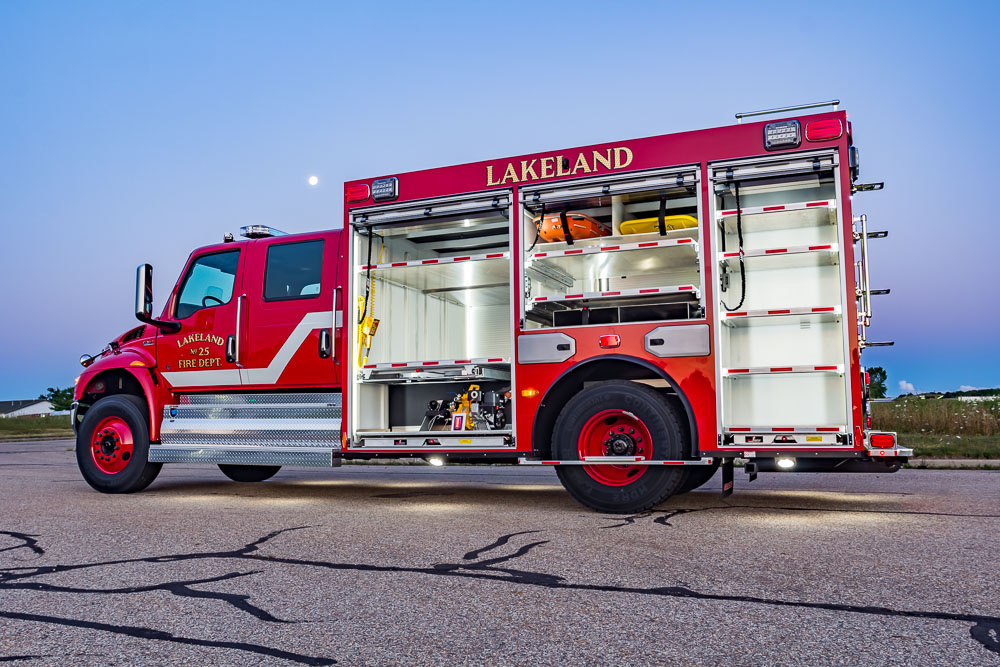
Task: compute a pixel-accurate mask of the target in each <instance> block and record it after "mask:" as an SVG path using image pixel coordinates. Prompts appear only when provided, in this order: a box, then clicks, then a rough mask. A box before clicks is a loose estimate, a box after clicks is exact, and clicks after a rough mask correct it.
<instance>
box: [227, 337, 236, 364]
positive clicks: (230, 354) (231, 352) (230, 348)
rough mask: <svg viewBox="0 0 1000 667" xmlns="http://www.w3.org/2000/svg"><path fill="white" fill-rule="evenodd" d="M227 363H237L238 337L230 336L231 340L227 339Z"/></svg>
mask: <svg viewBox="0 0 1000 667" xmlns="http://www.w3.org/2000/svg"><path fill="white" fill-rule="evenodd" d="M226 361H228V362H229V363H231V364H233V363H236V336H235V335H234V334H229V338H227V339H226Z"/></svg>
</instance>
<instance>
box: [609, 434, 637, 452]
mask: <svg viewBox="0 0 1000 667" xmlns="http://www.w3.org/2000/svg"><path fill="white" fill-rule="evenodd" d="M604 446H605V448H606V449H605V451H606V452H607V455H608V456H633V455H634V454H635V440H633V439H632V437H631V436H629V435H625V434H624V433H611V434H609V437H608V439H607V440H605V441H604Z"/></svg>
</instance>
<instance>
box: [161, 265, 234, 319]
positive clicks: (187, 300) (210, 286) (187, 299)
mask: <svg viewBox="0 0 1000 667" xmlns="http://www.w3.org/2000/svg"><path fill="white" fill-rule="evenodd" d="M239 263H240V251H239V250H226V251H225V252H217V253H213V254H211V255H202V256H201V257H198V258H197V259H195V260H194V262H192V263H191V266H190V268H188V272H187V275H186V276H184V284H183V285H182V286H181V292H180V296H179V297H178V298H177V308H176V309H175V317H176V318H177V319H179V320H183V319H184V318H186V317H191V316H192V315H194V314H195V313H196V312H198V311H199V310H201V309H203V308H212V307H213V306H221V305H223V304H227V303H229V301H230V300H231V299H232V298H233V285H234V284H235V283H236V269H237V267H238V266H239Z"/></svg>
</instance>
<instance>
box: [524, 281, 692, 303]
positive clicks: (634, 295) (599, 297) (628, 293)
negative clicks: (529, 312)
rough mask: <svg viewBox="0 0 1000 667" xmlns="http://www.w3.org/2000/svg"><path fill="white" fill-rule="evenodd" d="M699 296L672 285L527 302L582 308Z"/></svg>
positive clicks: (535, 298)
mask: <svg viewBox="0 0 1000 667" xmlns="http://www.w3.org/2000/svg"><path fill="white" fill-rule="evenodd" d="M678 294H680V295H692V296H694V297H697V296H698V294H699V291H698V287H697V286H696V285H674V286H668V287H633V288H632V289H621V290H609V291H604V292H580V293H576V294H556V295H552V296H536V297H534V298H533V299H531V300H530V301H529V303H530V304H531V305H532V306H533V307H534V306H537V305H542V304H550V303H551V304H556V305H560V306H565V307H570V306H583V305H585V304H586V302H589V301H606V300H608V299H629V298H631V299H640V300H648V299H649V298H650V297H655V296H668V295H678Z"/></svg>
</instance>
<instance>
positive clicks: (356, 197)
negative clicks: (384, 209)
mask: <svg viewBox="0 0 1000 667" xmlns="http://www.w3.org/2000/svg"><path fill="white" fill-rule="evenodd" d="M370 193H371V190H369V188H368V184H367V183H362V184H361V185H348V186H347V191H346V192H344V198H345V199H347V201H349V202H359V201H364V200H366V199H368V197H369V195H370Z"/></svg>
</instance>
